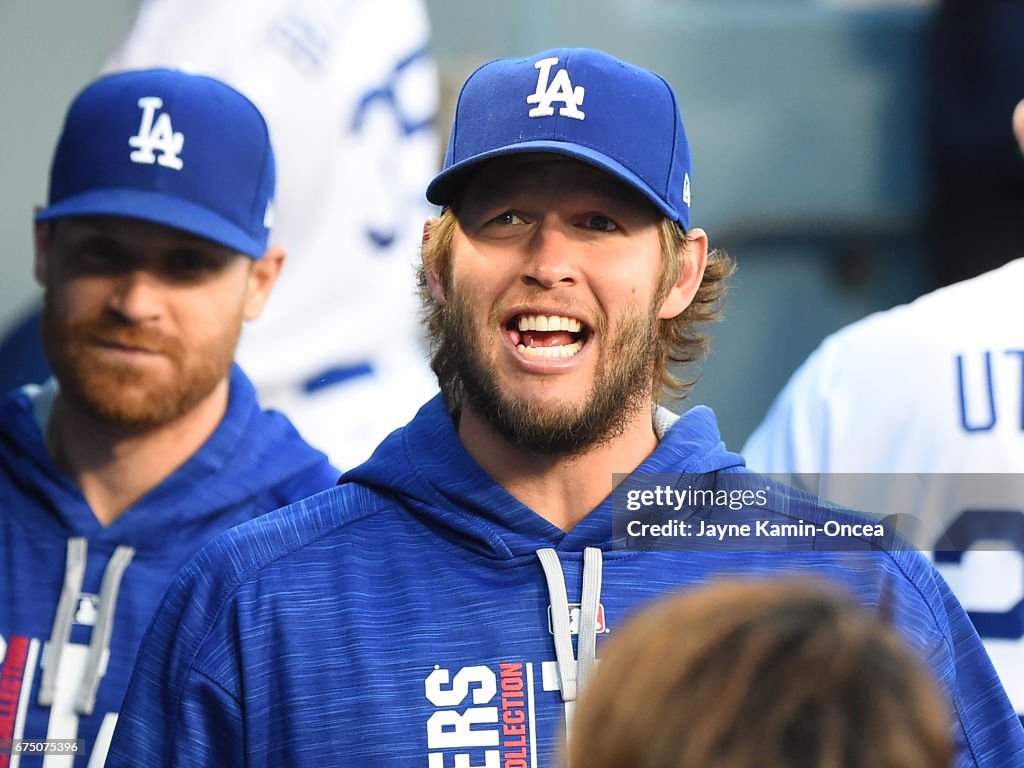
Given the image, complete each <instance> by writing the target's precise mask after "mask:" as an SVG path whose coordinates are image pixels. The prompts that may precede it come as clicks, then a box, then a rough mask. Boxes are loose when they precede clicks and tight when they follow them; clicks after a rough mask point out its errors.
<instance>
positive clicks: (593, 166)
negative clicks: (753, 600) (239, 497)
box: [108, 49, 1024, 768]
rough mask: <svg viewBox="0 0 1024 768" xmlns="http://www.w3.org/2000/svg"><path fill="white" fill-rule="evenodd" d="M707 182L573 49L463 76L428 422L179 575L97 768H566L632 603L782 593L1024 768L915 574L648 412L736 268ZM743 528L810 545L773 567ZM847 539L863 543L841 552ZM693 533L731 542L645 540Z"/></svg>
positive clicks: (671, 134) (935, 599) (436, 232)
mask: <svg viewBox="0 0 1024 768" xmlns="http://www.w3.org/2000/svg"><path fill="white" fill-rule="evenodd" d="M690 174H691V171H690V151H689V145H688V143H687V140H686V134H685V132H684V130H683V124H682V119H681V116H680V114H679V109H678V107H677V101H676V97H675V94H674V92H673V91H672V89H671V87H670V86H669V85H668V83H667V82H666V81H665V80H664V79H662V78H661V77H660V76H658V75H656V74H654V73H652V72H650V71H648V70H645V69H643V68H640V67H637V66H634V65H631V64H627V63H625V62H622V61H619V60H617V59H615V58H613V57H611V56H609V55H607V54H604V53H601V52H598V51H594V50H589V49H556V50H550V51H545V52H543V53H539V54H537V55H535V56H531V57H527V58H521V59H502V60H498V61H494V62H491V63H489V64H486V65H484V66H483V67H481V68H480V69H478V70H477V71H476V72H475V73H474V74H472V75H471V76H470V77H469V79H468V80H467V82H466V83H465V85H464V86H463V89H462V92H461V95H460V97H459V101H458V106H457V109H456V115H455V122H454V124H453V126H452V132H451V139H450V143H449V146H448V154H447V157H446V160H445V165H444V169H443V170H442V172H441V173H440V174H439V175H438V176H437V177H435V178H434V180H433V181H432V182H431V183H430V185H429V186H428V187H427V197H428V199H429V200H431V201H432V202H434V203H436V204H439V205H441V206H443V207H444V211H443V213H442V215H441V216H440V217H439V218H438V219H431V220H430V221H428V222H427V225H426V227H425V228H424V233H423V241H424V244H423V253H422V256H423V270H422V275H421V285H422V295H423V299H424V302H425V305H424V308H425V313H426V318H427V323H428V326H429V331H430V333H431V336H432V339H433V342H434V357H433V367H434V370H435V373H436V374H437V375H438V380H439V383H440V386H441V390H442V392H441V394H440V395H438V396H437V397H436V398H434V399H433V400H431V401H430V402H428V403H427V404H426V405H425V406H424V407H423V408H422V409H421V410H420V412H419V413H418V414H417V416H416V417H415V418H414V419H413V421H412V422H410V423H409V424H408V425H407V426H406V427H404V428H403V429H401V430H398V431H397V432H395V433H393V434H392V435H391V436H390V437H389V438H388V439H387V440H385V441H384V442H383V443H382V444H381V445H380V447H378V449H377V451H376V452H375V453H374V455H373V456H372V457H371V458H370V460H369V461H367V462H366V463H365V464H363V465H361V466H360V467H357V468H355V469H353V470H352V471H350V472H348V473H347V474H346V475H345V476H344V477H343V478H342V482H341V484H340V485H339V486H338V487H337V488H333V489H330V490H328V491H325V492H323V493H321V494H317V495H316V496H313V497H311V498H309V499H306V500H304V501H302V502H299V503H298V504H294V505H291V506H289V507H287V508H285V509H284V510H280V511H278V512H275V513H273V514H271V515H266V516H264V517H262V518H260V519H257V520H254V521H252V522H250V523H247V524H245V525H242V526H239V527H238V528H236V529H235V530H233V531H231V532H229V533H227V534H225V535H224V536H222V537H219V538H218V539H217V540H216V541H215V542H214V543H213V544H211V546H210V547H208V548H207V549H205V550H204V551H203V552H202V553H200V554H199V555H198V556H197V557H196V558H195V559H194V560H193V562H192V563H190V565H189V566H187V567H186V568H185V569H184V570H183V572H182V575H181V577H180V579H179V581H178V582H177V583H176V584H175V585H174V586H173V587H172V588H171V589H170V590H169V592H168V595H167V598H166V599H165V602H164V604H163V606H162V607H161V609H160V611H159V612H158V614H157V618H156V619H155V621H154V624H153V629H152V632H151V634H150V636H149V638H148V642H147V644H146V645H145V647H144V649H143V651H142V652H141V654H140V660H139V664H138V666H137V667H136V671H135V676H134V678H133V682H132V684H131V686H130V688H129V692H128V695H127V699H126V702H125V707H124V710H123V714H122V717H121V720H120V721H119V723H118V727H117V732H116V733H115V735H114V742H113V745H112V749H111V755H110V762H109V763H108V765H111V766H114V767H115V768H121V767H122V766H130V765H133V764H136V763H137V762H138V761H145V762H147V763H149V764H152V765H166V766H219V765H247V766H275V765H285V764H292V765H342V764H344V765H388V766H423V765H427V766H430V768H441V767H442V766H453V765H454V766H460V767H462V768H466V767H467V766H471V765H473V766H488V767H489V768H496V767H497V766H502V765H503V766H504V767H505V768H526V767H527V766H531V768H532V767H533V766H553V765H555V764H556V763H557V761H558V759H559V755H560V753H561V751H562V736H563V734H564V731H565V728H566V724H567V723H568V722H569V719H570V718H571V715H572V711H573V708H574V706H575V703H576V700H577V696H578V694H579V691H580V689H581V688H582V687H583V686H584V685H585V684H586V682H587V680H588V679H589V677H590V675H591V672H592V671H593V669H594V666H595V662H596V657H597V650H598V648H599V639H600V641H601V642H603V638H604V636H605V635H606V634H607V633H609V632H612V633H614V632H615V630H616V628H617V627H619V626H621V625H622V623H623V622H624V621H625V619H626V617H627V616H628V615H630V614H631V613H632V612H633V611H635V610H636V609H637V608H638V607H639V606H641V605H643V604H644V603H646V602H647V601H648V600H650V599H651V598H653V597H655V596H658V595H661V594H664V593H666V592H671V591H675V590H678V589H680V588H685V587H687V586H690V585H696V584H700V583H703V582H705V581H707V580H709V579H712V578H715V577H717V576H719V575H726V574H728V575H740V574H746V575H749V574H757V575H767V574H775V573H782V572H787V573H791V572H793V571H797V572H799V573H801V574H803V576H804V577H805V578H810V579H817V578H826V577H827V578H831V579H834V580H839V581H842V582H844V583H846V584H847V585H848V586H849V587H850V589H851V590H853V591H854V592H855V593H856V595H857V596H858V598H859V599H860V600H861V601H862V602H864V603H866V604H868V605H870V606H873V607H874V609H875V610H878V609H879V608H882V607H884V609H885V611H886V615H892V616H893V617H894V621H895V622H896V624H897V626H898V627H899V628H900V629H901V630H902V631H903V633H904V634H905V636H906V637H907V639H908V640H909V642H910V643H911V646H912V647H913V648H914V649H915V653H917V654H919V655H920V656H921V657H923V658H927V659H928V661H929V662H931V664H932V669H933V670H934V672H935V674H936V676H937V678H938V679H939V680H940V681H941V683H942V685H943V687H944V689H945V690H946V691H947V692H948V693H949V694H950V696H951V698H952V700H953V701H955V702H956V709H955V715H954V717H952V718H951V720H952V722H951V728H953V729H954V732H955V733H956V734H957V735H958V739H959V741H960V748H961V754H962V758H963V761H964V762H963V764H964V765H973V764H977V765H986V766H996V765H999V766H1011V765H1012V766H1017V765H1020V760H1021V759H1022V758H1024V732H1022V731H1021V728H1020V724H1019V723H1018V722H1017V720H1016V719H1015V718H1014V716H1013V712H1012V710H1011V709H1010V707H1009V704H1008V702H1007V700H1006V695H1005V693H1004V692H1003V690H1002V689H1001V687H1000V686H999V682H998V680H997V679H996V678H995V674H994V672H993V670H992V667H991V664H990V663H989V661H988V659H987V658H986V657H985V655H984V651H983V649H982V648H981V646H980V642H979V641H978V638H977V635H975V634H973V630H972V629H971V627H970V624H969V622H968V621H967V618H966V616H965V615H964V613H963V610H962V609H961V608H960V606H959V605H958V604H957V603H956V601H955V600H954V599H953V598H952V597H951V595H950V593H949V590H948V588H947V587H946V585H945V584H944V583H943V582H942V580H941V578H939V577H938V575H937V574H936V572H935V571H934V569H933V568H932V567H931V566H930V565H929V564H928V562H927V561H926V560H925V559H924V558H923V557H921V556H920V554H919V553H916V552H911V551H908V550H906V549H905V548H901V547H899V546H898V545H897V544H896V543H894V542H893V541H892V540H891V539H890V540H885V541H879V542H876V541H874V540H873V539H872V538H871V537H873V536H876V535H877V536H879V537H883V536H884V531H882V530H881V529H882V526H877V528H878V529H879V532H878V533H875V528H876V526H873V525H869V523H868V522H866V518H861V517H860V516H857V515H855V514H853V513H848V512H845V511H841V510H836V509H834V508H831V507H827V506H825V505H819V504H818V503H816V501H815V500H814V499H811V498H809V497H800V496H799V495H797V494H795V492H793V491H791V490H789V489H785V488H777V487H772V488H767V487H766V482H767V481H766V480H765V479H764V478H760V477H759V476H757V475H754V474H752V473H750V472H748V471H746V470H745V468H744V467H743V460H742V458H740V457H739V456H738V455H736V454H734V453H730V452H728V451H727V450H726V449H725V447H724V446H723V445H722V443H721V440H720V438H719V436H718V431H717V428H716V426H715V423H714V417H713V415H712V414H711V412H710V411H709V410H708V409H706V408H702V407H696V408H693V409H691V410H690V411H688V412H687V413H685V414H683V415H682V416H676V415H675V414H674V413H672V412H670V411H668V410H666V409H664V408H662V407H660V406H658V405H657V403H658V401H659V400H661V399H662V396H663V395H665V394H666V393H667V392H668V391H670V390H672V389H682V388H683V387H682V385H681V383H680V382H679V381H677V380H676V379H675V378H674V377H673V376H672V374H671V373H670V371H669V363H670V362H677V363H685V362H690V361H692V360H694V359H695V358H697V357H699V356H700V355H701V353H702V351H703V348H704V347H705V345H706V340H705V338H704V337H703V335H702V334H701V332H700V329H699V326H700V324H701V323H703V322H705V321H707V320H710V319H713V318H714V317H715V314H716V304H717V302H718V300H719V298H720V296H721V294H722V291H723V287H724V284H725V283H724V281H725V279H726V278H727V277H728V275H729V274H730V272H731V271H732V265H731V262H730V261H729V259H728V258H727V257H726V256H725V255H724V254H721V253H717V252H715V251H710V252H709V248H708V238H707V235H706V234H705V233H704V232H703V231H702V230H700V229H698V228H696V227H691V225H690V201H691V184H692V180H691V178H690ZM769 490H770V493H769ZM708 493H709V494H710V499H711V501H708V500H707V499H708V498H709V497H708V496H707V495H706V494H708ZM695 499H696V501H695ZM721 499H725V503H722V502H721ZM734 503H735V505H734ZM629 515H632V516H633V517H632V518H631V519H626V518H627V517H628V516H629ZM798 517H799V519H800V522H801V525H800V526H796V525H795V524H793V525H791V523H795V522H796V520H797V518H798ZM698 523H701V524H703V525H700V526H698V525H697V524H698ZM712 523H714V524H715V525H714V526H712V525H711V524H712ZM726 523H728V524H726ZM754 523H757V524H758V525H759V526H764V527H765V530H776V529H778V530H782V529H783V525H784V524H785V525H786V529H787V530H788V529H793V528H798V529H799V530H797V531H796V532H795V533H791V534H787V535H781V534H780V535H776V534H772V538H770V539H768V540H766V541H764V542H763V543H762V542H761V541H760V540H757V539H756V537H755V536H754V534H751V533H750V531H752V530H755V529H754V525H753V524H754ZM769 523H771V524H772V526H774V528H772V527H771V526H769ZM829 525H834V526H836V529H837V530H838V529H839V528H840V526H845V528H843V530H850V531H852V530H854V529H856V530H857V531H858V533H856V534H851V535H850V536H847V537H846V540H845V541H844V542H842V544H841V545H840V543H839V542H831V541H830V542H829V544H828V546H824V545H823V542H822V540H821V539H819V538H818V532H819V531H824V530H826V529H827V530H832V529H831V528H829V527H828V526H829ZM703 527H708V528H713V529H714V530H716V531H724V530H726V529H728V530H730V531H735V532H736V533H735V534H734V535H733V537H732V538H731V539H729V540H724V534H722V536H720V537H716V538H715V539H714V541H711V542H708V543H707V544H705V543H703V542H702V543H697V544H696V545H695V546H694V545H691V546H682V545H680V546H674V545H673V544H674V543H675V542H671V543H666V542H665V541H655V540H652V539H651V536H660V535H661V534H662V533H664V531H665V530H669V531H674V532H675V534H674V535H675V536H676V538H677V539H678V540H679V542H691V544H692V543H693V542H694V539H693V538H692V535H693V532H694V531H696V530H700V529H703ZM868 528H870V529H871V530H870V532H867V531H868ZM655 529H656V531H657V533H655ZM743 531H747V534H744V533H743ZM744 535H747V536H748V538H749V539H750V540H749V541H744V540H742V537H743V536H744ZM822 535H824V534H822ZM693 631H695V632H698V631H700V628H699V627H694V628H693ZM574 636H575V641H574ZM865 738H871V736H870V734H865Z"/></svg>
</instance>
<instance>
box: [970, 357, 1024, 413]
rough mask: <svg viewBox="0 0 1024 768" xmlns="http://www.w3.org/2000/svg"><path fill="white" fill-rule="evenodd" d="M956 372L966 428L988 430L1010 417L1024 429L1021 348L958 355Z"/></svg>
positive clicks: (1023, 361)
mask: <svg viewBox="0 0 1024 768" xmlns="http://www.w3.org/2000/svg"><path fill="white" fill-rule="evenodd" d="M956 374H957V387H958V391H959V394H960V426H961V428H962V429H963V430H964V431H965V432H968V433H977V432H981V433H984V432H991V431H992V430H993V429H995V428H996V426H997V425H998V424H999V423H1000V420H1002V421H1003V422H1004V423H1006V422H1007V421H1008V419H1010V418H1012V417H1016V419H1015V421H1014V422H1013V424H1014V428H1015V429H1018V430H1022V431H1024V349H1007V350H1003V351H1002V353H993V352H992V351H991V350H986V351H984V352H982V353H980V354H972V355H957V356H956ZM1011 408H1012V409H1013V412H1012V413H1009V412H1008V411H1010V409H1011Z"/></svg>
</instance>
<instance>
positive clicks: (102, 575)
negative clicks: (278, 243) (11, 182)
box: [0, 70, 337, 766]
mask: <svg viewBox="0 0 1024 768" xmlns="http://www.w3.org/2000/svg"><path fill="white" fill-rule="evenodd" d="M273 195H274V156H273V151H272V149H271V145H270V140H269V136H268V133H267V128H266V125H265V123H264V121H263V118H262V116H261V115H260V113H259V112H258V111H257V109H256V108H255V107H254V106H253V105H252V104H251V103H250V102H249V101H248V100H247V99H246V98H244V97H243V96H242V95H241V94H239V93H238V92H236V91H234V90H232V89H231V88H229V87H227V86H226V85H224V84H223V83H220V82H218V81H216V80H213V79H210V78H207V77H199V76H195V75H189V74H185V73H183V72H180V71H173V70H142V71H136V72H130V73H125V74H118V75H113V76H109V77H105V78H101V79H100V80H97V81H95V82H94V83H92V84H90V85H89V86H88V87H87V88H85V90H83V91H82V92H81V93H80V94H79V95H78V97H77V98H76V99H75V101H74V102H73V103H72V105H71V107H70V109H69V111H68V114H67V116H66V120H65V124H64V128H63V132H62V135H61V137H60V140H59V143H58V145H57V149H56V153H55V155H54V158H53V163H52V170H51V177H50V193H49V204H48V205H47V207H45V208H43V209H41V210H39V211H37V213H36V217H35V218H36V224H35V241H36V258H35V274H36V277H37V279H38V281H39V283H40V284H41V285H42V287H43V292H44V293H43V303H44V311H43V336H44V344H45V349H46V354H47V357H48V359H49V362H50V364H51V366H52V368H53V371H54V373H55V376H54V378H53V379H51V380H50V381H49V382H48V383H47V384H45V385H44V386H42V387H27V388H25V389H22V390H18V391H15V392H12V393H11V394H10V395H9V396H8V397H7V398H6V399H5V400H4V401H3V402H2V403H0V552H2V553H3V554H2V556H0V680H2V683H0V745H2V747H0V765H7V764H8V762H9V761H10V763H11V764H14V761H16V760H19V759H20V760H21V761H22V762H21V764H22V765H26V764H28V760H27V759H28V757H29V756H36V755H46V760H47V761H48V762H47V763H46V764H47V765H49V764H51V762H54V761H57V762H60V763H61V764H67V765H72V764H73V765H81V766H86V765H90V766H94V765H102V763H103V761H104V756H105V754H106V750H107V748H108V746H109V741H110V735H111V733H112V732H113V726H114V723H115V722H116V720H117V713H118V710H119V708H120V704H121V700H122V698H123V696H124V691H125V688H126V687H127V684H128V678H129V675H130V672H131V667H132V664H133V662H134V659H135V654H136V651H137V649H138V646H139V643H140V641H141V638H142V634H143V631H144V630H145V628H146V625H147V624H148V622H149V619H150V618H151V616H152V613H153V611H154V610H155V608H156V606H157V605H158V603H159V600H160V598H161V596H162V595H163V593H164V592H165V590H166V588H167V585H168V584H169V583H170V581H171V579H172V577H173V576H174V574H175V573H176V572H177V571H178V569H179V568H180V567H181V565H182V564H183V563H184V562H185V561H187V559H188V558H189V557H190V556H191V555H192V554H194V553H195V551H196V550H197V549H199V547H200V546H201V545H202V544H203V543H205V542H206V541H207V540H208V539H210V538H212V537H213V536H214V535H215V534H217V533H219V532H221V531H224V530H226V529H227V528H229V527H231V526H233V525H236V524H238V523H240V522H242V521H245V520H248V519H250V518H252V517H254V516H256V515H257V514H260V513H262V512H265V511H267V510H269V509H273V508H274V507H277V506H281V505H283V504H286V503H289V502H292V501H295V500H297V499H299V498H302V497H304V496H307V495H309V494H311V493H314V492H316V491H319V490H322V489H323V488H326V487H329V486H330V485H332V484H333V483H334V482H335V481H336V479H337V473H336V472H335V470H334V469H332V468H331V466H330V465H329V463H328V462H327V459H326V457H325V456H323V454H321V453H320V452H318V451H315V450H314V449H312V448H311V447H309V446H308V445H307V444H306V443H305V442H304V441H303V440H302V439H301V438H300V437H299V435H298V433H297V432H296V431H295V430H294V428H293V427H292V426H291V424H290V423H289V422H288V421H287V420H286V419H284V418H283V417H282V416H280V415H279V414H273V413H266V412H263V411H261V409H260V408H259V405H258V404H257V402H256V398H255V394H254V390H253V388H252V386H251V385H250V383H249V381H248V380H247V379H246V377H245V375H244V374H243V373H242V372H241V370H240V369H238V368H237V366H234V364H233V358H234V351H235V346H236V344H237V342H238V337H239V334H240V332H241V328H242V324H243V322H244V321H247V320H252V319H255V318H256V317H258V316H259V314H260V312H261V311H262V309H263V306H264V303H265V302H266V300H267V297H268V295H269V294H270V291H271V289H272V287H273V285H274V282H275V280H276V279H277V276H278V273H279V272H280V270H281V265H282V263H283V260H284V253H283V251H282V250H281V249H280V248H277V247H268V244H267V241H268V235H269V227H270V223H271V218H272V212H273ZM8 746H9V747H10V749H9V750H8V749H7V747H8ZM32 759H33V760H38V758H36V757H33V758H32ZM54 764H56V763H54Z"/></svg>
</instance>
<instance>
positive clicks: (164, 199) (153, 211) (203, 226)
mask: <svg viewBox="0 0 1024 768" xmlns="http://www.w3.org/2000/svg"><path fill="white" fill-rule="evenodd" d="M70 216H125V217H128V218H130V219H140V220H142V221H150V222H153V223H154V224H162V225H164V226H166V227H173V228H174V229H180V230H182V231H184V232H189V233H191V234H193V235H198V236H199V237H204V238H206V239H207V240H212V241H213V242H215V243H219V244H220V245H223V246H225V247H227V248H230V249H231V250H233V251H238V252H239V253H243V254H245V255H246V256H250V257H252V258H254V259H258V258H260V257H261V256H263V254H264V253H265V251H266V245H265V244H264V243H260V242H257V241H256V240H254V239H253V238H252V237H250V236H249V235H248V234H247V233H246V232H245V231H244V230H243V229H242V228H241V227H238V226H237V225H235V224H232V223H231V222H230V221H228V220H227V219H225V218H223V217H221V216H219V215H217V214H215V213H212V212H211V211H209V210H207V209H206V208H203V207H201V206H198V205H196V204H195V203H190V202H188V201H186V200H182V199H181V198H179V197H174V196H172V195H166V194H162V193H160V192H152V191H147V190H139V189H94V190H90V191H89V192H85V193H83V194H80V195H74V196H72V197H68V198H65V199H64V200H61V201H60V202H58V203H54V204H53V205H50V206H47V207H46V208H44V209H43V210H41V211H39V212H38V213H37V214H36V217H35V218H36V220H37V221H46V220H48V219H62V218H66V217H70Z"/></svg>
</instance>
